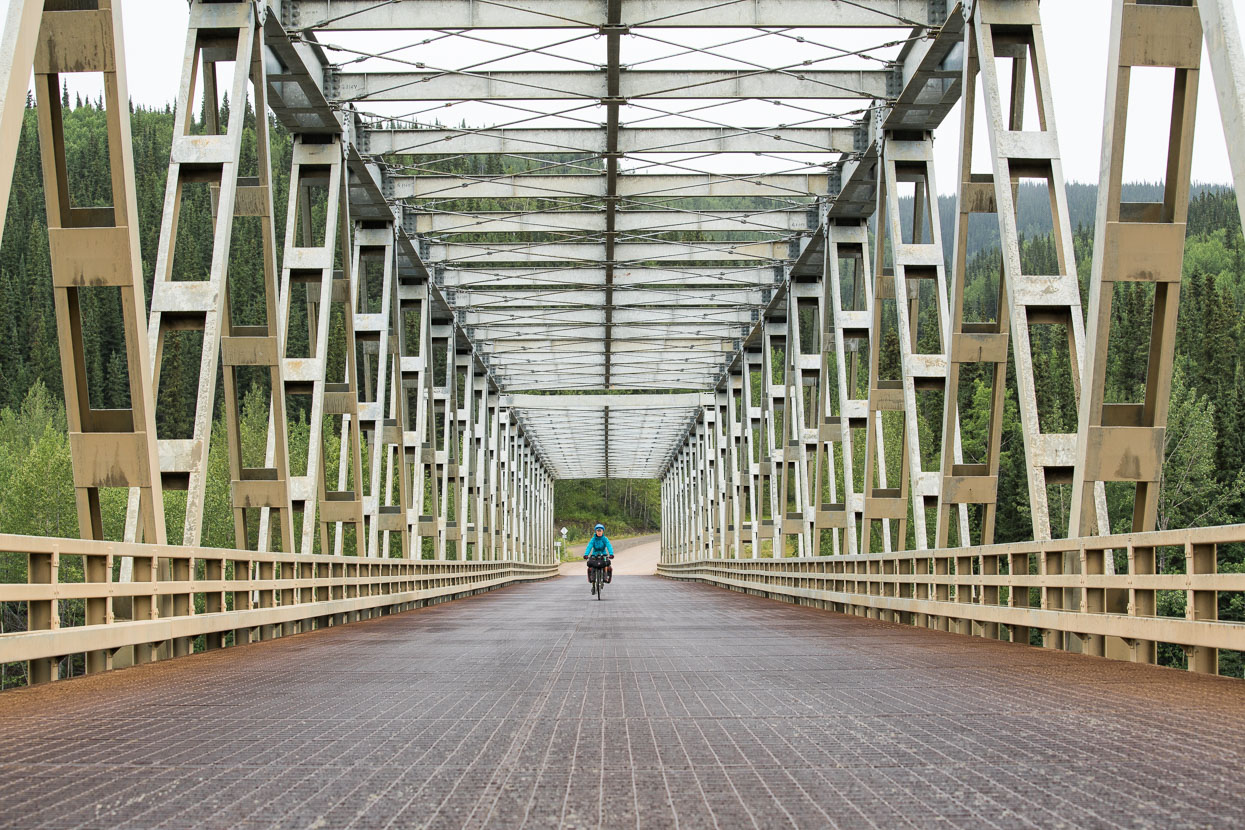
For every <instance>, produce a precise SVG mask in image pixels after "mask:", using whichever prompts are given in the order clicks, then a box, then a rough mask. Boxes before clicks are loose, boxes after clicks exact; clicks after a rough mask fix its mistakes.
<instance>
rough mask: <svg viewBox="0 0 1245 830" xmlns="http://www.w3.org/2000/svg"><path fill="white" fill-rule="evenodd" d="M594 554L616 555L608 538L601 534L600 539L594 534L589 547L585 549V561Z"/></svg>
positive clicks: (589, 541)
mask: <svg viewBox="0 0 1245 830" xmlns="http://www.w3.org/2000/svg"><path fill="white" fill-rule="evenodd" d="M594 553H596V554H602V555H608V556H613V555H614V546H613V545H611V544H610V540H609V537H608V536H606V535H605V534H601V536H600V537H599V538H598V537H597V535H596V534H593V536H592V538H591V539H589V540H588V546H587V547H586V548H584V559H587V558H588V557H589V556H592V554H594Z"/></svg>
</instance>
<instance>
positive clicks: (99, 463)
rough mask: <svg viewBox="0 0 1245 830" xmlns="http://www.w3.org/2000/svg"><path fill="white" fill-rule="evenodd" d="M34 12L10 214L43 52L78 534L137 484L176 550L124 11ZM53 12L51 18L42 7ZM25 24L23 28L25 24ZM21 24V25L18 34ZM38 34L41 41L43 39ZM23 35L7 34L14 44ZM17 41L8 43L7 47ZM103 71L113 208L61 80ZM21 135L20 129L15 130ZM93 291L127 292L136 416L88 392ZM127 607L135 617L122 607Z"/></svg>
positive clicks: (107, 605)
mask: <svg viewBox="0 0 1245 830" xmlns="http://www.w3.org/2000/svg"><path fill="white" fill-rule="evenodd" d="M16 5H17V6H29V7H31V8H30V9H29V10H15V9H13V8H12V7H11V8H10V15H9V20H8V23H9V25H10V26H15V31H16V34H17V35H19V36H20V37H21V38H28V39H29V40H28V41H26V42H24V43H22V44H10V45H11V46H15V48H14V49H13V51H12V52H10V53H9V56H8V62H9V63H8V66H7V67H6V69H7V71H8V73H9V80H13V81H14V84H10V85H9V86H10V89H8V90H6V104H5V107H4V115H5V117H6V123H5V127H6V135H5V141H4V142H3V143H4V145H5V154H6V163H7V168H6V169H5V171H4V173H5V174H6V175H5V192H4V197H5V206H6V207H7V202H8V193H9V191H8V187H9V184H10V180H11V173H12V158H13V156H12V153H15V152H16V147H17V140H16V138H17V132H18V131H19V130H20V128H21V118H22V112H23V110H22V107H21V106H20V105H19V104H18V103H17V101H18V100H19V97H20V96H19V95H17V94H14V89H13V87H14V86H15V85H16V82H17V81H20V87H21V91H22V92H23V93H24V92H25V86H26V79H27V78H28V77H29V76H28V74H27V73H28V72H29V70H30V68H31V65H32V64H31V56H30V53H31V51H33V52H34V56H33V66H34V73H35V96H36V101H37V104H38V109H39V145H40V150H41V153H42V161H43V182H44V193H45V199H46V203H47V204H46V207H47V220H48V241H49V243H50V250H51V270H52V289H53V292H52V294H53V298H54V302H55V305H56V330H57V336H58V339H59V341H60V358H61V376H62V378H63V379H64V384H65V411H66V416H67V421H68V426H69V441H70V447H71V449H72V452H71V457H72V462H73V475H74V482H73V483H74V495H75V498H76V501H77V508H78V528H79V532H80V533H81V534H82V536H83V538H88V539H103V538H104V529H103V518H102V515H101V512H100V488H101V487H130V488H135V490H136V499H137V501H138V503H139V504H141V505H142V508H143V519H142V521H143V531H144V533H145V535H146V538H147V539H149V540H152V541H154V542H156V543H163V542H164V541H165V527H164V502H163V500H162V496H161V481H160V470H159V453H158V452H157V444H156V428H155V403H154V400H155V397H154V392H153V390H152V388H151V375H150V366H151V363H150V361H149V356H148V351H147V340H146V338H145V337H144V333H143V308H144V307H143V272H142V263H141V260H140V251H139V243H138V199H137V196H136V193H135V187H134V156H133V148H132V145H131V141H130V116H129V108H128V105H127V102H128V101H129V97H128V93H127V90H126V76H125V66H124V63H123V59H124V54H125V51H124V44H123V40H122V31H121V17H120V9H119V7H117V6H114V5H113V3H112V2H111V1H110V0H100V3H99V8H98V9H91V10H79V9H76V8H75V7H74V5H73V4H68V3H59V2H49V3H47V4H46V5H45V4H41V3H16ZM41 8H42V12H40V9H41ZM18 15H20V17H21V19H20V20H17V19H15V18H16V17H17V16H18ZM15 24H16V25H15ZM36 26H37V27H38V32H37V37H36V33H35V32H34V31H33V29H34V28H35V27H36ZM13 32H14V30H10V29H6V35H9V34H11V33H13ZM6 40H8V38H6ZM74 72H99V73H101V74H102V75H103V83H104V102H105V103H104V108H105V110H106V113H107V129H108V167H109V172H110V174H111V176H110V181H111V185H112V198H113V204H112V206H109V207H74V206H73V204H72V198H71V195H70V183H69V172H68V169H67V166H66V159H65V132H64V123H63V121H62V117H63V115H62V112H61V77H60V76H61V74H68V73H74ZM14 111H16V116H15V117H16V121H14V122H11V123H10V122H9V120H8V119H11V118H14V115H13V113H14ZM10 127H11V128H12V129H11V130H10V129H9V128H10ZM84 289H93V290H103V291H112V290H116V292H117V293H118V294H119V300H120V302H119V305H120V307H121V314H122V317H123V325H124V330H125V352H126V369H127V372H126V375H127V380H128V392H129V399H130V408H129V409H117V410H107V409H95V408H93V407H92V406H91V397H90V390H89V389H88V388H87V380H86V361H87V354H86V353H87V349H88V348H90V347H91V346H90V344H88V343H87V342H86V340H85V338H84V334H83V320H82V311H81V306H80V298H81V296H82V292H83V290H84ZM85 560H86V561H85V563H84V564H85V579H86V580H87V581H88V582H105V581H108V580H109V579H110V578H111V574H112V564H113V563H112V561H111V560H112V557H111V556H87V557H85ZM152 562H153V560H151V559H140V560H138V561H137V562H136V563H135V564H134V574H135V576H136V577H137V578H139V579H142V580H150V579H152V578H153V576H154V575H153V574H152V573H151V567H152ZM28 566H29V574H30V580H31V581H32V582H36V581H37V582H44V583H47V582H53V583H54V582H56V576H55V570H56V569H57V568H58V567H59V562H58V561H57V556H56V554H31V555H30V556H29V563H28ZM118 610H124V609H118ZM113 611H114V609H113V601H112V600H111V599H103V600H87V602H86V623H87V624H88V625H95V624H104V623H108V622H110V621H111V620H112V619H113ZM131 613H132V615H133V618H134V619H151V618H154V617H155V616H156V613H157V612H156V608H155V607H154V606H153V604H152V602H151V600H150V598H146V599H135V600H133V607H132V612H131ZM28 624H29V627H30V629H31V630H35V629H50V628H57V627H59V625H60V620H59V613H58V608H57V602H56V600H50V601H46V602H31V603H30V609H29V623H28ZM136 652H137V653H136V654H135V660H136V661H137V662H145V661H147V660H149V659H150V658H151V649H150V648H149V647H142V648H139V649H137V650H136ZM111 662H112V657H111V654H110V653H109V652H108V651H106V650H101V651H90V652H87V655H86V669H87V671H88V672H97V671H105V670H107V669H109V668H111ZM29 671H30V675H29V676H30V682H31V683H43V682H47V681H50V680H55V679H57V674H58V661H57V660H55V659H47V660H35V661H31V663H30V666H29Z"/></svg>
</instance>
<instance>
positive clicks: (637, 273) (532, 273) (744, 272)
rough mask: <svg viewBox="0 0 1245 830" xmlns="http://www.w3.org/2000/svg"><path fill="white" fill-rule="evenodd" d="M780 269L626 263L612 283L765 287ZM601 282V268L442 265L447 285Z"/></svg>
mask: <svg viewBox="0 0 1245 830" xmlns="http://www.w3.org/2000/svg"><path fill="white" fill-rule="evenodd" d="M780 270H781V269H779V268H777V267H776V266H771V265H746V266H725V267H722V266H714V267H705V266H690V265H689V266H685V267H680V268H670V267H659V268H650V267H646V266H627V267H626V268H619V269H617V270H616V272H615V280H614V285H615V287H621V286H650V287H651V286H654V285H702V286H723V287H734V286H742V285H756V286H762V287H768V286H771V285H773V284H774V283H775V282H776V281H777V280H780V279H781V278H782V275H781V273H776V271H780ZM524 283H525V284H528V285H604V284H605V274H604V269H603V268H600V267H595V268H594V267H586V268H533V267H531V266H521V267H514V268H502V267H498V266H490V267H489V268H488V269H487V270H484V269H479V270H477V269H472V268H470V267H467V268H460V267H457V266H454V265H449V266H447V267H446V268H445V269H444V284H445V286H446V287H464V286H477V287H478V286H494V285H497V286H500V285H517V284H524Z"/></svg>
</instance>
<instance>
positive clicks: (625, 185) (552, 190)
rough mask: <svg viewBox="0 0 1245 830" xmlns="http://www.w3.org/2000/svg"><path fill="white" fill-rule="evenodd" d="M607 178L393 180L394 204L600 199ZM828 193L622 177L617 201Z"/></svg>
mask: <svg viewBox="0 0 1245 830" xmlns="http://www.w3.org/2000/svg"><path fill="white" fill-rule="evenodd" d="M605 178H606V177H605V174H603V173H602V174H596V175H553V176H534V175H517V176H494V177H491V178H479V179H468V178H463V177H460V176H394V177H393V179H392V180H391V181H392V184H393V197H394V198H396V199H434V198H441V199H512V198H537V199H538V198H542V197H543V198H548V199H556V198H573V199H583V198H596V199H601V198H604V197H605V195H606V186H605V185H606V181H605ZM825 192H826V176H825V175H824V174H820V173H818V174H807V175H802V174H797V173H775V174H768V175H755V176H720V175H710V174H703V175H665V174H656V175H626V174H619V176H618V195H619V196H622V197H626V198H632V199H634V198H640V197H665V198H678V199H684V198H698V197H704V196H733V197H745V196H762V197H773V198H793V199H794V198H799V199H804V198H809V197H815V196H819V195H823V194H825Z"/></svg>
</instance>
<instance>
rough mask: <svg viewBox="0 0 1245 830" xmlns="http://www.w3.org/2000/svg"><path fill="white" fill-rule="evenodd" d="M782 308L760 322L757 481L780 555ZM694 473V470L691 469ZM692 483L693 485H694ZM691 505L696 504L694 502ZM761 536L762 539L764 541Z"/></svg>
mask: <svg viewBox="0 0 1245 830" xmlns="http://www.w3.org/2000/svg"><path fill="white" fill-rule="evenodd" d="M785 317H786V312H785V309H784V310H783V313H782V317H781V318H780V317H773V318H769V319H766V320H765V321H764V322H763V323H762V325H761V330H762V334H761V358H762V363H761V449H762V454H761V467H760V476H759V477H758V484H759V485H760V492H761V496H762V498H764V499H765V504H764V505H762V507H761V510H762V516H763V517H764V515H765V512H766V511H768V513H769V518H768V519H766V518H762V520H761V527H762V528H764V529H765V536H766V537H767V538H768V539H769V542H770V555H771V556H783V555H784V552H783V544H784V537H783V515H784V513H785V508H786V505H784V504H780V503H779V499H780V498H781V496H782V489H783V488H782V484H781V482H780V478H781V476H782V472H783V466H782V465H783V461H782V459H783V452H784V450H785V448H784V447H783V443H784V440H785V438H784V435H783V417H784V414H785V413H784V410H785V409H786V397H787V389H786V385H785V384H786V374H787V362H786V357H785V354H786V348H787V344H786V334H787V325H786V324H787V321H786V320H785V319H783V318H785ZM778 350H782V352H783V354H784V357H783V358H782V359H781V360H775V354H774V353H775V351H778ZM775 367H777V370H779V371H781V372H782V375H783V377H782V379H781V381H780V380H779V378H777V377H775V375H776V374H777V371H776V370H775ZM692 473H693V475H695V470H693V471H692ZM693 486H694V485H693ZM693 506H694V508H695V507H696V505H695V504H694V505H693ZM764 541H765V540H764V539H762V543H764Z"/></svg>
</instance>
